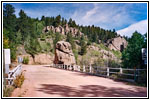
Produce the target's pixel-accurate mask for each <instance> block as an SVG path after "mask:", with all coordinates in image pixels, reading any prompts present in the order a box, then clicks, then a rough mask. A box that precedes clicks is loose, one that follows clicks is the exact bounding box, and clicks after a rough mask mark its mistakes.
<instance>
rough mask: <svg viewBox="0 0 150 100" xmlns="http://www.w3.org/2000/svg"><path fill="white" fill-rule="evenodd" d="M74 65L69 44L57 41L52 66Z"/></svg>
mask: <svg viewBox="0 0 150 100" xmlns="http://www.w3.org/2000/svg"><path fill="white" fill-rule="evenodd" d="M75 63H76V61H75V57H74V54H73V52H72V48H71V45H70V43H69V42H65V41H59V42H57V43H56V48H55V58H54V64H65V65H74V64H75Z"/></svg>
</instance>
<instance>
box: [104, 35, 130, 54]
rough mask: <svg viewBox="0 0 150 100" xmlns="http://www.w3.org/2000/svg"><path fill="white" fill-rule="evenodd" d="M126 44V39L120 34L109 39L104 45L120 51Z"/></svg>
mask: <svg viewBox="0 0 150 100" xmlns="http://www.w3.org/2000/svg"><path fill="white" fill-rule="evenodd" d="M127 45H128V43H127V41H126V40H125V39H124V38H123V37H121V36H119V37H116V38H113V39H109V40H108V41H107V44H106V46H107V47H108V48H109V49H111V50H115V51H117V50H119V51H121V52H122V51H123V49H124V48H126V47H127Z"/></svg>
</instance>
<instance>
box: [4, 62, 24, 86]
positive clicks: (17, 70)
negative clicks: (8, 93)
mask: <svg viewBox="0 0 150 100" xmlns="http://www.w3.org/2000/svg"><path fill="white" fill-rule="evenodd" d="M21 72H22V65H21V64H20V65H18V66H17V67H16V68H14V69H13V70H10V71H9V73H8V78H6V80H8V85H13V81H14V79H16V77H17V76H18V75H20V74H21Z"/></svg>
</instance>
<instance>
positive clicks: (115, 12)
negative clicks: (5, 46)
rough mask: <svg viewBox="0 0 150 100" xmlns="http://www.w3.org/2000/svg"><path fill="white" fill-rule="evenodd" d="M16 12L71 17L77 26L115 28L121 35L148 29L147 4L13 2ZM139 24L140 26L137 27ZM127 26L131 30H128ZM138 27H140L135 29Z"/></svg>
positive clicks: (37, 15)
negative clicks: (21, 10) (22, 11)
mask: <svg viewBox="0 0 150 100" xmlns="http://www.w3.org/2000/svg"><path fill="white" fill-rule="evenodd" d="M12 5H13V6H14V7H15V10H16V15H17V16H18V13H19V11H20V9H23V10H24V11H25V12H26V14H27V15H28V16H30V17H34V18H36V17H38V18H41V16H42V15H44V16H57V15H58V14H60V15H61V16H62V17H64V18H66V19H69V18H72V19H73V20H75V21H76V23H77V24H79V25H93V24H94V25H95V26H100V27H101V28H104V29H111V30H112V29H116V30H117V32H118V33H119V34H121V35H127V36H129V35H131V32H132V31H135V30H137V31H139V32H143V33H142V34H144V33H146V31H147V4H146V3H12ZM138 26H140V27H138ZM128 28H130V29H128ZM138 28H140V29H138ZM131 30H132V31H131Z"/></svg>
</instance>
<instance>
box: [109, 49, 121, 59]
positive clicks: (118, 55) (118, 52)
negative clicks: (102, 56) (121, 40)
mask: <svg viewBox="0 0 150 100" xmlns="http://www.w3.org/2000/svg"><path fill="white" fill-rule="evenodd" d="M111 52H112V53H113V54H114V55H115V56H116V57H117V58H121V56H122V53H121V52H120V51H114V50H112V51H111Z"/></svg>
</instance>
